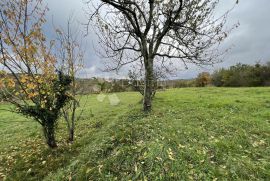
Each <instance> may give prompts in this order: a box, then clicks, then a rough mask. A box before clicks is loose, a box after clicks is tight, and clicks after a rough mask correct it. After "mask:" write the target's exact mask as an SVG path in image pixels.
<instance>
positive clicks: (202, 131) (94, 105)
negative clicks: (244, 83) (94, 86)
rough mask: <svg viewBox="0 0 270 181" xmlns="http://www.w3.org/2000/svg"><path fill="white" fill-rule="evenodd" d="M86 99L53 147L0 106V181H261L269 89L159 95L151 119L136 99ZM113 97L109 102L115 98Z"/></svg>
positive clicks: (268, 136)
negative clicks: (71, 136) (71, 135)
mask: <svg viewBox="0 0 270 181" xmlns="http://www.w3.org/2000/svg"><path fill="white" fill-rule="evenodd" d="M115 95H116V96H117V97H118V98H119V100H120V102H119V104H118V105H114V106H113V105H111V104H110V101H109V100H110V96H111V95H109V94H108V95H106V97H105V98H104V101H98V99H97V96H98V95H94V94H93V95H89V96H85V97H84V98H83V100H82V103H81V105H85V107H84V112H83V114H82V118H81V120H80V121H79V122H77V125H76V131H75V134H76V137H75V142H74V143H73V144H68V143H67V142H66V139H67V137H68V135H67V131H66V127H65V124H64V121H63V120H60V122H59V125H58V129H57V140H58V143H59V144H58V146H59V147H58V148H57V149H54V150H51V149H49V148H47V146H46V145H45V144H44V140H43V137H42V131H41V127H40V126H39V125H38V124H37V123H35V122H34V121H32V120H31V119H27V118H24V117H22V116H20V115H17V114H15V113H11V112H8V111H6V109H8V108H10V106H9V105H7V104H4V103H1V104H0V137H1V141H0V180H47V181H52V180H59V181H62V180H267V179H269V178H270V88H183V89H170V90H166V91H162V92H158V93H157V94H156V97H155V99H154V102H153V105H154V109H153V111H152V112H151V113H150V114H147V115H146V114H144V113H142V112H141V103H140V101H141V96H140V95H139V93H135V92H125V93H117V94H115ZM115 95H114V96H115Z"/></svg>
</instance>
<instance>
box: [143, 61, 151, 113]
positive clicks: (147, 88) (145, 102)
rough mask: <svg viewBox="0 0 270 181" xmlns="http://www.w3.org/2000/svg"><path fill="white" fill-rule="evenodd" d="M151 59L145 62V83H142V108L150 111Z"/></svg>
mask: <svg viewBox="0 0 270 181" xmlns="http://www.w3.org/2000/svg"><path fill="white" fill-rule="evenodd" d="M153 72H154V70H153V61H152V60H148V61H147V63H146V64H145V83H144V99H143V110H144V112H150V111H151V109H152V94H153V75H154V74H153Z"/></svg>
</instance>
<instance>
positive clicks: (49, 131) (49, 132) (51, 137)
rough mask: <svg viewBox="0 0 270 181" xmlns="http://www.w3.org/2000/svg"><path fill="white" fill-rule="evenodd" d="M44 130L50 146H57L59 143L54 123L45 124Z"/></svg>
mask: <svg viewBox="0 0 270 181" xmlns="http://www.w3.org/2000/svg"><path fill="white" fill-rule="evenodd" d="M43 131H44V135H45V138H46V141H47V145H48V146H49V147H50V148H56V147H57V144H56V140H55V134H54V124H53V123H52V124H50V123H49V124H47V125H45V127H44V128H43Z"/></svg>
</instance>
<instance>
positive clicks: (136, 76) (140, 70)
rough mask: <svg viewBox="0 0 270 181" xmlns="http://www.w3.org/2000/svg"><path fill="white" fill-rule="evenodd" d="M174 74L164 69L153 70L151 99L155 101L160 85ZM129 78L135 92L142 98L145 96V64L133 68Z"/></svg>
mask: <svg viewBox="0 0 270 181" xmlns="http://www.w3.org/2000/svg"><path fill="white" fill-rule="evenodd" d="M168 74H169V75H172V74H173V69H170V70H168V69H166V70H165V69H164V68H163V67H158V66H155V67H154V70H153V87H152V95H151V99H153V98H154V97H155V95H156V91H157V90H158V83H159V82H160V81H162V80H164V79H166V78H167V75H168ZM128 77H129V81H130V84H131V86H132V87H133V89H134V90H135V91H138V92H139V93H140V94H141V95H142V96H144V87H145V86H144V83H145V82H144V77H145V69H144V67H143V64H140V65H137V66H132V67H131V69H130V70H129V72H128Z"/></svg>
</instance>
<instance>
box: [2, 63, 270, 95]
mask: <svg viewBox="0 0 270 181" xmlns="http://www.w3.org/2000/svg"><path fill="white" fill-rule="evenodd" d="M2 76H3V74H2V75H1V73H0V78H1V77H2ZM156 81H157V83H156V84H157V86H156V89H157V90H165V89H170V88H184V87H207V86H216V87H262V86H270V62H268V63H266V64H259V63H256V64H255V65H247V64H241V63H238V64H236V65H234V66H231V67H229V68H222V69H219V70H216V71H215V72H214V73H212V74H210V73H209V72H202V73H199V74H198V76H197V78H194V79H188V80H185V79H177V80H156ZM143 82H144V81H143V80H130V79H109V80H108V79H103V78H89V79H78V80H77V84H79V85H78V86H77V87H78V90H77V91H78V93H79V94H89V93H101V92H103V93H112V92H125V91H138V89H139V87H143V84H144V83H143Z"/></svg>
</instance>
